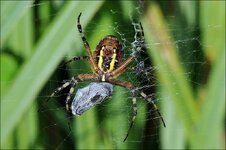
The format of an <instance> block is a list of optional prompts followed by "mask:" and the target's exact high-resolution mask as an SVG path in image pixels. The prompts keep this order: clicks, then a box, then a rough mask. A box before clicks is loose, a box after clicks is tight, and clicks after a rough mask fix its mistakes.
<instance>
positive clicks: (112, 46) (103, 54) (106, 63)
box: [94, 36, 123, 72]
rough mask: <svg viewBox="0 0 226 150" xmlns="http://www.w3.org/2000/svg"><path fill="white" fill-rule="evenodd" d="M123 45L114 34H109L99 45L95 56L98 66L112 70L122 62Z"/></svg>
mask: <svg viewBox="0 0 226 150" xmlns="http://www.w3.org/2000/svg"><path fill="white" fill-rule="evenodd" d="M122 56H123V53H122V46H121V44H120V42H119V41H118V40H117V39H116V37H114V36H107V37H105V38H104V39H102V40H101V41H100V43H99V44H98V45H97V47H96V50H95V53H94V58H95V61H96V63H97V65H98V68H99V69H100V70H101V71H103V72H111V71H113V70H115V69H116V68H118V66H119V65H120V64H121V62H122Z"/></svg>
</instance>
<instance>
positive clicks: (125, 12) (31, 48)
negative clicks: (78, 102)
mask: <svg viewBox="0 0 226 150" xmlns="http://www.w3.org/2000/svg"><path fill="white" fill-rule="evenodd" d="M139 5H141V6H143V7H140V8H141V9H143V10H142V11H143V13H140V14H139V13H137V10H136V8H138V6H139ZM128 6H129V7H128ZM115 9H116V10H117V9H119V11H120V12H121V13H122V14H120V16H119V17H117V18H113V16H111V15H110V13H109V11H110V10H115ZM80 12H83V15H82V25H83V27H84V30H85V28H86V27H89V25H90V23H91V21H92V20H94V19H96V21H95V24H96V25H98V24H100V25H103V28H104V27H108V26H110V25H111V26H114V22H115V20H117V22H120V24H124V23H125V24H130V23H131V21H130V18H129V17H130V15H132V16H133V15H134V16H137V17H139V18H137V19H139V20H140V21H141V22H142V24H143V27H144V32H145V39H146V41H145V42H146V44H150V47H149V48H148V50H147V51H148V54H149V57H150V59H151V60H152V61H153V64H154V65H156V66H163V65H164V66H165V67H164V69H161V68H160V69H158V70H157V72H156V74H157V78H158V81H159V82H160V84H161V85H163V86H161V88H158V89H157V90H158V91H157V92H160V93H161V95H162V97H164V96H165V97H167V96H169V97H170V98H169V99H167V100H164V102H162V103H161V108H160V111H161V112H162V113H163V116H164V119H165V120H166V124H167V128H166V129H162V128H161V129H160V134H159V135H160V140H159V144H160V145H158V146H159V147H158V148H164V149H168V148H180V149H185V148H193V149H197V148H205V149H206V148H211V149H223V148H224V149H225V2H224V1H216V2H214V1H181V2H179V1H171V2H166V1H162V2H154V1H149V2H145V4H144V5H142V3H140V4H139V2H134V1H118V2H117V1H116V2H113V1H110V2H108V1H86V2H82V1H65V2H63V1H62V2H61V1H53V2H48V1H36V2H33V1H1V31H0V32H1V149H6V148H7V149H10V148H21V149H28V148H56V147H58V146H59V145H60V147H59V148H80V149H87V148H92V149H97V148H117V149H120V148H139V144H140V143H141V142H138V143H136V142H135V143H130V142H126V143H123V142H120V139H123V138H124V137H121V136H122V135H123V134H122V135H121V134H120V135H118V134H117V133H119V131H118V130H119V128H120V127H121V126H119V125H118V124H117V123H119V122H120V123H122V124H128V122H127V121H128V115H127V114H121V115H120V116H113V115H110V117H111V118H106V119H105V120H104V121H103V122H104V123H103V124H102V125H103V126H102V127H101V129H102V130H100V127H99V126H100V125H98V123H99V122H98V118H100V116H98V114H97V112H96V109H92V110H90V112H87V113H86V114H84V116H83V117H82V118H80V119H77V118H76V119H73V122H74V123H73V127H72V130H74V131H73V132H72V134H70V135H67V133H68V126H67V122H66V119H65V118H66V115H65V113H64V110H62V111H57V112H56V111H53V112H52V114H50V113H48V112H47V114H45V116H48V115H50V116H51V117H48V119H49V118H51V119H50V120H54V121H56V120H57V121H59V123H58V124H60V126H61V128H60V129H59V128H56V129H55V128H54V129H55V130H54V129H51V131H52V132H53V131H54V133H52V132H50V131H48V129H47V130H43V124H44V126H45V123H46V122H48V121H49V120H46V119H47V117H43V116H44V115H43V113H38V111H37V110H38V108H39V107H40V105H39V104H38V101H40V100H41V99H40V98H37V97H38V96H39V95H47V92H48V93H50V92H51V91H52V90H53V89H54V87H56V86H57V85H51V89H50V88H48V87H49V86H50V85H49V84H50V82H48V81H50V79H53V78H54V79H57V80H59V81H61V78H62V77H61V76H60V74H59V73H57V72H54V71H55V70H56V68H57V67H58V65H59V64H60V63H61V62H62V60H63V59H64V58H65V55H67V54H70V55H74V56H81V55H85V49H84V48H83V46H82V42H81V39H80V38H79V36H75V35H78V34H75V33H76V32H77V31H76V29H75V20H76V18H77V15H78V14H79V13H80ZM170 16H173V17H170ZM170 26H173V27H176V28H177V29H178V30H176V32H180V30H181V32H183V30H184V29H186V28H189V27H195V28H196V30H195V32H191V35H190V37H187V36H188V35H187V34H184V35H183V34H181V36H180V37H176V36H175V35H177V33H175V31H171V30H169V28H170ZM97 32H98V31H97V30H94V32H93V33H92V32H90V33H89V34H88V35H87V38H88V39H89V40H88V41H89V42H90V45H91V46H92V47H94V46H95V43H97V42H98V40H99V39H100V38H101V37H103V36H105V35H107V34H111V33H104V32H101V33H97ZM109 32H113V31H109ZM102 34H103V35H102ZM169 37H171V38H169ZM172 37H175V38H172ZM191 37H198V38H199V39H198V41H199V42H200V44H199V45H198V46H197V43H192V42H191V44H188V47H189V48H187V49H183V50H181V49H179V48H180V47H178V46H177V43H176V41H177V40H178V39H188V38H191ZM177 38H178V39H177ZM73 43H76V44H73ZM152 43H160V44H152ZM161 43H167V44H161ZM71 45H73V46H74V47H73V48H72V47H71ZM191 47H192V48H191ZM194 49H196V50H197V51H199V52H200V55H199V56H192V57H191V58H188V59H189V60H190V61H191V62H193V61H200V62H205V65H199V64H198V63H197V66H193V67H194V68H196V71H197V75H199V76H197V77H196V76H195V77H194V78H193V79H190V80H188V79H187V77H185V76H183V74H185V73H186V72H187V70H189V66H186V65H184V64H183V63H181V62H182V60H183V59H185V58H184V57H183V54H181V53H179V52H183V51H187V52H189V50H194ZM190 53H192V52H190ZM200 56H201V57H200ZM73 67H76V64H75V65H74V66H73ZM67 71H68V72H67V73H68V74H69V76H71V75H73V74H74V72H73V71H72V70H67ZM170 73H173V74H176V75H178V76H170V75H169V74H170ZM53 74H54V75H55V76H53V77H51V75H53ZM200 74H201V75H200ZM26 81H27V82H26ZM190 81H194V82H196V83H198V84H192V83H191V82H190ZM169 83H175V84H176V85H177V86H174V85H173V84H169ZM119 90H123V89H122V88H116V91H119ZM120 93H121V92H120ZM120 93H117V92H116V94H115V95H114V96H113V98H112V99H113V101H114V103H112V105H111V107H109V108H108V109H110V110H111V111H112V112H113V111H117V109H118V108H120V107H121V108H122V105H125V102H123V99H125V97H126V95H123V94H120ZM177 93H180V94H179V95H178V94H177ZM43 98H44V97H43ZM114 99H115V100H114ZM142 107H143V108H141V111H144V109H145V106H142ZM54 112H56V114H55V115H54V114H53V113H54ZM141 118H142V116H141ZM141 120H142V119H139V118H138V123H137V124H140V126H138V127H143V125H144V122H142V121H141ZM143 120H145V119H143ZM123 121H124V123H123ZM47 124H48V123H47ZM126 129H127V127H125V129H120V130H123V132H124V131H126ZM111 135H114V137H116V138H117V139H119V140H117V141H114V140H112V138H111ZM133 135H134V137H135V136H136V135H140V133H139V130H135V131H134V132H133ZM117 136H118V137H117ZM59 137H63V138H61V139H59ZM65 137H67V138H66V140H65V141H64V140H62V139H64V138H65ZM61 142H62V144H59V143H61ZM155 146H156V145H155V144H149V145H145V148H154V147H155Z"/></svg>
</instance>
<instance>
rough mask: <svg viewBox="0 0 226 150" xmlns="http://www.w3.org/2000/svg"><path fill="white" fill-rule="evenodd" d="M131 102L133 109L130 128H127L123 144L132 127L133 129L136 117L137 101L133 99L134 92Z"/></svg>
mask: <svg viewBox="0 0 226 150" xmlns="http://www.w3.org/2000/svg"><path fill="white" fill-rule="evenodd" d="M132 102H133V105H132V107H133V117H132V120H131V123H130V127H129V129H128V131H127V134H126V137H125V138H124V140H123V142H125V141H126V139H127V138H128V136H129V133H130V131H131V129H132V127H133V124H134V121H135V119H136V116H137V99H136V97H135V93H134V91H133V92H132Z"/></svg>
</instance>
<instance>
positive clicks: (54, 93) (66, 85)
mask: <svg viewBox="0 0 226 150" xmlns="http://www.w3.org/2000/svg"><path fill="white" fill-rule="evenodd" d="M70 84H71V83H70V81H67V82H65V83H64V84H63V85H62V86H60V87H58V88H57V89H56V90H55V91H54V92H53V93H52V94H51V95H50V96H49V97H48V98H47V100H46V102H48V101H49V100H50V99H51V98H52V97H53V96H54V95H56V94H57V93H59V92H60V91H61V90H63V89H64V88H66V87H68V86H69V85H70Z"/></svg>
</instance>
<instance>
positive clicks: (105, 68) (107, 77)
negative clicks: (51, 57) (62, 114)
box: [47, 13, 165, 141]
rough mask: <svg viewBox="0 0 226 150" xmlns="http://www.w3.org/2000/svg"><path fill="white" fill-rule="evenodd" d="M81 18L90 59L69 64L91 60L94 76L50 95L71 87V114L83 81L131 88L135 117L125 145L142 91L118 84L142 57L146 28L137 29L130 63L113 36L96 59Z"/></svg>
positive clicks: (79, 78) (102, 44) (74, 80)
mask: <svg viewBox="0 0 226 150" xmlns="http://www.w3.org/2000/svg"><path fill="white" fill-rule="evenodd" d="M80 17H81V13H80V14H79V16H78V22H77V27H78V31H79V33H80V36H81V39H82V41H83V44H84V46H85V49H86V52H87V54H88V56H85V57H74V58H72V59H71V60H69V61H68V62H72V61H74V60H81V59H83V58H87V59H88V62H89V64H90V67H91V69H92V71H93V73H92V74H79V75H75V76H74V77H72V78H71V80H70V81H68V82H66V83H64V84H63V85H62V86H60V87H58V88H57V89H56V90H55V91H54V92H53V93H52V94H51V95H50V97H49V99H50V98H51V97H53V96H54V95H55V94H56V93H58V92H60V91H61V90H62V89H64V88H66V87H68V86H69V87H70V91H69V93H68V96H67V98H66V109H67V110H68V111H69V112H71V110H72V107H71V106H72V105H71V95H72V94H73V92H74V86H76V85H77V84H78V82H82V81H95V82H108V83H110V84H112V85H119V86H122V87H125V88H127V89H128V90H130V91H131V94H132V104H133V105H132V106H133V117H132V121H131V124H130V127H129V129H128V132H127V135H126V137H125V138H124V141H125V140H126V139H127V137H128V135H129V132H130V130H131V128H132V126H133V123H134V121H135V118H136V115H137V104H136V96H137V93H138V88H136V87H135V86H134V85H133V84H132V83H131V82H128V81H122V80H118V79H117V77H118V76H119V75H121V74H123V73H124V72H125V71H126V70H127V66H128V65H129V64H130V63H131V62H132V61H133V60H134V59H135V58H136V57H137V56H138V54H139V52H140V51H141V50H142V47H143V46H144V32H143V28H142V25H141V23H140V24H136V25H134V28H135V32H136V34H135V42H134V47H133V50H134V51H133V52H132V53H131V55H130V56H129V57H128V58H127V59H126V60H124V59H123V50H122V45H121V43H120V42H119V40H118V39H117V38H116V37H115V36H112V35H108V36H106V37H105V38H103V39H102V40H101V41H100V42H99V43H98V44H97V46H96V49H95V51H94V55H93V54H92V53H91V49H90V47H89V44H88V42H87V40H86V38H85V36H84V34H83V32H82V26H81V24H80ZM137 32H139V33H137ZM138 35H140V37H137V36H138ZM68 62H66V63H68ZM90 87H91V86H90ZM139 93H140V95H141V96H142V97H143V98H144V99H145V100H147V101H148V102H149V103H150V104H152V105H153V106H154V108H155V110H156V111H157V112H158V114H159V116H160V118H161V120H162V122H163V125H164V126H165V123H164V120H163V118H162V117H161V114H160V113H159V111H158V109H157V107H156V105H155V104H154V102H153V101H152V99H151V98H150V97H148V96H147V95H146V94H145V93H143V92H139ZM94 94H95V92H94ZM107 95H108V94H107ZM47 101H48V100H47ZM82 106H83V105H82ZM89 108H90V107H89ZM81 112H83V111H81Z"/></svg>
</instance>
